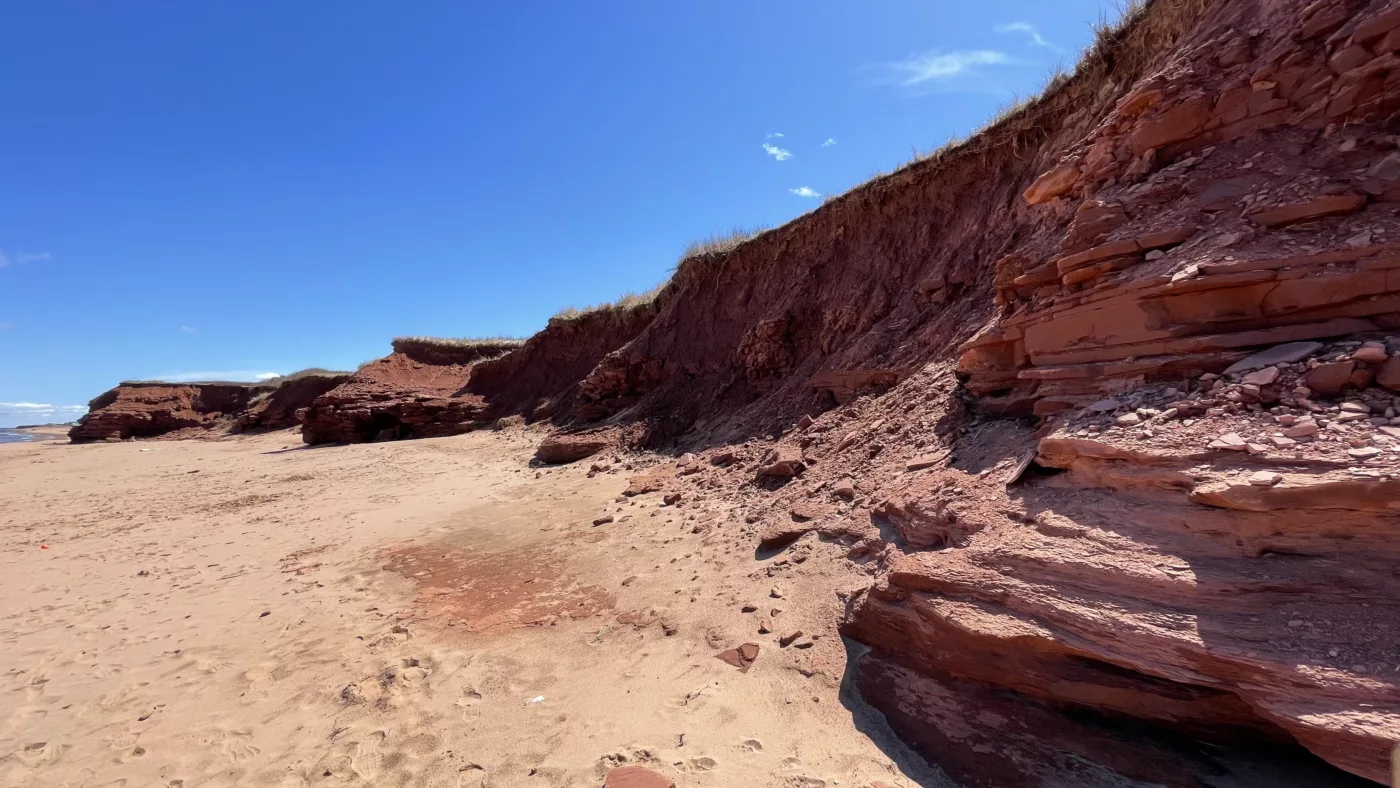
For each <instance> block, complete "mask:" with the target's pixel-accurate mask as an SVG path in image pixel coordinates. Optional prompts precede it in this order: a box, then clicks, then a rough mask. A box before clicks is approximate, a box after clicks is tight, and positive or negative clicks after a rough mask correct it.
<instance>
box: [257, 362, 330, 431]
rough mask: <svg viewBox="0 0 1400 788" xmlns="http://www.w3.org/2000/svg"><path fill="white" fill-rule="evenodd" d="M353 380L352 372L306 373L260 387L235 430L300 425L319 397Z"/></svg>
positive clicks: (273, 428) (280, 428)
mask: <svg viewBox="0 0 1400 788" xmlns="http://www.w3.org/2000/svg"><path fill="white" fill-rule="evenodd" d="M349 379H350V373H348V372H346V373H339V372H337V373H328V374H316V375H304V376H300V377H293V378H290V379H287V380H282V381H279V382H277V383H276V385H275V387H273V388H272V389H271V390H268V389H267V388H266V387H261V388H259V389H258V392H257V394H255V395H254V397H253V399H252V400H251V401H250V402H249V403H248V407H247V409H245V410H244V411H243V412H242V413H240V414H239V415H238V419H237V421H236V423H235V425H234V428H233V431H234V432H251V431H255V430H283V429H288V428H291V427H296V426H299V425H300V424H301V421H302V417H303V416H304V415H305V414H306V409H307V408H309V407H310V406H311V403H313V402H315V401H316V398H317V397H319V396H321V395H322V394H325V393H326V392H328V391H330V390H332V389H334V388H335V387H336V386H339V385H340V384H342V383H344V382H346V381H347V380H349Z"/></svg>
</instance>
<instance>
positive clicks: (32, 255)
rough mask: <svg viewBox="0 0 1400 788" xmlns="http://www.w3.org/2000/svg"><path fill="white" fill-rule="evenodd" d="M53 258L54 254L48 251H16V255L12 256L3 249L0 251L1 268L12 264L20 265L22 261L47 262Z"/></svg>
mask: <svg viewBox="0 0 1400 788" xmlns="http://www.w3.org/2000/svg"><path fill="white" fill-rule="evenodd" d="M52 259H53V255H51V254H49V253H48V252H16V253H15V256H14V257H13V258H11V257H10V256H9V255H7V254H5V253H4V252H3V251H0V268H4V267H6V266H10V265H20V264H22V263H46V262H48V261H49V260H52Z"/></svg>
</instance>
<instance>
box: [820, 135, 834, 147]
mask: <svg viewBox="0 0 1400 788" xmlns="http://www.w3.org/2000/svg"><path fill="white" fill-rule="evenodd" d="M835 144H836V140H834V139H832V138H830V137H827V138H826V142H823V143H822V147H823V148H830V147H831V146H832V145H835Z"/></svg>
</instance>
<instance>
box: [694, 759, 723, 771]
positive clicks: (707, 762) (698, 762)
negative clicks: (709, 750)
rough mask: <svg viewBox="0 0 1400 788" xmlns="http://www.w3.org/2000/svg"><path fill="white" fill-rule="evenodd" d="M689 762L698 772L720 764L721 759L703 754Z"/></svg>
mask: <svg viewBox="0 0 1400 788" xmlns="http://www.w3.org/2000/svg"><path fill="white" fill-rule="evenodd" d="M689 763H690V768H692V769H694V770H695V771H697V772H708V771H709V770H711V769H713V768H715V767H716V766H719V761H717V760H715V759H714V758H711V757H710V756H708V755H702V756H700V757H699V758H691V759H690V761H689Z"/></svg>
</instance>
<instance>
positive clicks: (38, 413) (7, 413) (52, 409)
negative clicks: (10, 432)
mask: <svg viewBox="0 0 1400 788" xmlns="http://www.w3.org/2000/svg"><path fill="white" fill-rule="evenodd" d="M86 412H87V406H86V405H50V404H48V403H46V402H0V426H3V425H17V424H35V423H39V422H46V421H71V420H72V419H74V418H76V417H78V416H81V415H82V414H84V413H86Z"/></svg>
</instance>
